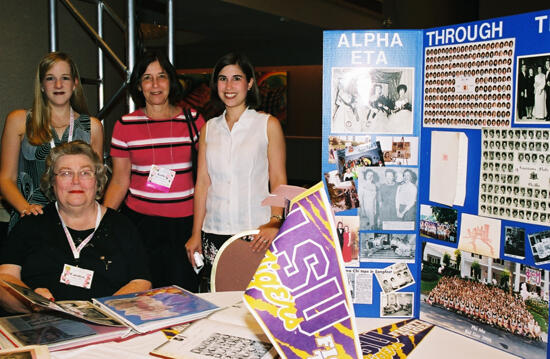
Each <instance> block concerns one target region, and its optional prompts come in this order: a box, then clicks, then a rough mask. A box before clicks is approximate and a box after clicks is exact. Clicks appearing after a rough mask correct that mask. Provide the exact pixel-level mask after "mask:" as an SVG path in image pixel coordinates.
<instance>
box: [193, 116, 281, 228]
mask: <svg viewBox="0 0 550 359" xmlns="http://www.w3.org/2000/svg"><path fill="white" fill-rule="evenodd" d="M268 118H269V115H268V114H261V113H258V112H256V111H254V110H251V109H246V110H245V111H244V112H243V114H242V115H241V117H240V118H239V120H238V121H237V122H236V123H235V124H234V125H233V128H232V129H231V131H229V127H228V126H227V122H226V120H225V112H224V113H223V114H222V115H221V116H218V117H215V118H213V119H211V120H210V121H208V122H207V123H206V127H205V129H206V164H207V168H208V174H209V175H210V180H211V185H210V187H209V188H208V193H207V197H206V216H205V218H204V222H203V226H202V230H203V231H205V232H207V233H215V234H231V235H232V234H235V233H238V232H241V231H245V230H249V229H256V228H258V227H259V226H260V225H262V224H264V223H266V222H267V221H269V217H270V215H271V207H269V206H262V205H261V202H262V201H263V200H264V199H265V198H266V197H267V196H268V195H269V187H268V186H269V163H268V159H267V144H268V138H267V120H268Z"/></svg>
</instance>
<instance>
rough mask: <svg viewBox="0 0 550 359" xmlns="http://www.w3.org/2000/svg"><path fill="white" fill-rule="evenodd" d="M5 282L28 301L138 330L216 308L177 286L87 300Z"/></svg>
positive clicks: (196, 316)
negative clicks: (50, 294)
mask: <svg viewBox="0 0 550 359" xmlns="http://www.w3.org/2000/svg"><path fill="white" fill-rule="evenodd" d="M4 283H5V284H6V285H7V286H8V288H11V290H12V292H14V293H16V294H17V295H19V296H20V297H22V298H25V299H26V300H27V301H29V302H30V303H32V304H34V305H37V306H40V307H43V308H47V309H51V310H55V311H58V312H62V313H65V314H68V315H71V316H74V317H77V318H79V319H83V320H86V321H89V322H92V323H94V324H99V325H108V326H119V327H129V328H132V329H133V330H135V331H136V332H138V333H146V332H150V331H153V330H158V329H161V328H165V327H169V326H171V325H176V324H181V323H184V322H189V321H193V320H197V319H200V318H203V317H205V316H207V315H208V314H210V313H211V312H213V311H215V310H217V309H219V308H218V307H217V306H216V305H214V304H212V303H210V302H209V301H207V300H205V299H202V298H200V297H199V296H197V295H195V294H193V293H191V292H189V291H187V290H185V289H182V288H180V287H178V286H175V285H174V286H168V287H161V288H156V289H150V290H147V291H143V292H138V293H130V294H124V295H116V296H110V297H103V298H93V299H92V302H88V301H71V300H65V301H58V302H52V301H50V300H48V299H47V298H44V297H43V296H41V295H40V294H37V293H35V292H34V291H32V290H31V289H29V288H26V287H22V286H19V285H17V284H14V283H10V282H6V281H4Z"/></svg>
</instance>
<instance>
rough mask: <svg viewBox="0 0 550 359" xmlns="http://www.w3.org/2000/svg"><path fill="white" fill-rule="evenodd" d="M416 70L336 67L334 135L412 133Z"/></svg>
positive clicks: (332, 103)
mask: <svg viewBox="0 0 550 359" xmlns="http://www.w3.org/2000/svg"><path fill="white" fill-rule="evenodd" d="M413 86H414V68H388V69H385V68H356V67H346V68H333V69H332V84H331V94H332V97H331V98H332V101H331V114H332V121H331V132H333V133H399V134H412V133H413V106H412V104H413V99H414V91H413V90H414V88H413Z"/></svg>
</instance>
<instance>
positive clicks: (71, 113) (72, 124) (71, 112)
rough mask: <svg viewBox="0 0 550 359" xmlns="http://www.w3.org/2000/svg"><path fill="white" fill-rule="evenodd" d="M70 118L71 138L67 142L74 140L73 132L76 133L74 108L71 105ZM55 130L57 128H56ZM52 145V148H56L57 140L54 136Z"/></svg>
mask: <svg viewBox="0 0 550 359" xmlns="http://www.w3.org/2000/svg"><path fill="white" fill-rule="evenodd" d="M69 113H70V115H69V116H70V120H69V138H68V139H67V142H72V141H73V133H74V111H73V108H72V107H71V108H70V111H69ZM54 131H55V130H54ZM61 137H63V136H61ZM50 147H51V148H55V142H54V141H53V136H52V140H51V141H50Z"/></svg>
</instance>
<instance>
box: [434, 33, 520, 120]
mask: <svg viewBox="0 0 550 359" xmlns="http://www.w3.org/2000/svg"><path fill="white" fill-rule="evenodd" d="M514 45H515V43H514V39H500V40H496V41H485V42H476V43H470V44H460V45H452V46H439V47H429V48H426V50H425V64H426V65H425V77H424V114H423V125H424V126H425V127H443V128H482V127H510V124H511V119H512V111H513V108H512V83H513V81H512V72H513V71H512V69H513V59H514Z"/></svg>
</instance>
